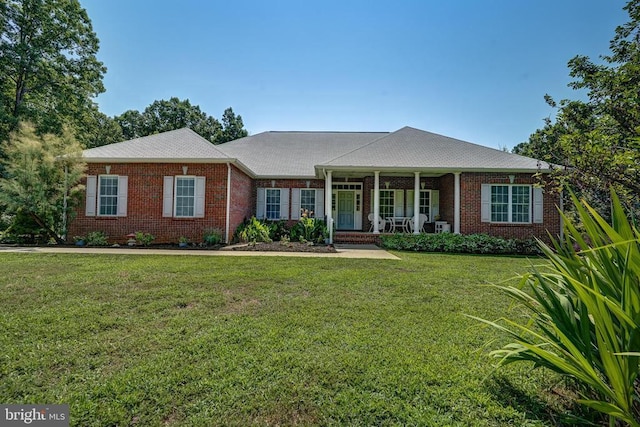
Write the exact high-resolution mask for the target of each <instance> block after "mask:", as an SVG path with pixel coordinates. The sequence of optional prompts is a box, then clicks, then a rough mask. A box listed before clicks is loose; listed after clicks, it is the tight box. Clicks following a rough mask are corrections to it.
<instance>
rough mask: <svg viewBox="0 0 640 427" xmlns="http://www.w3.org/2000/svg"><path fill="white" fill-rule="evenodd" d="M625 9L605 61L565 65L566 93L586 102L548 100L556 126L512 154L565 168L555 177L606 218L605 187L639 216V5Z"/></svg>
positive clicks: (541, 131)
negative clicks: (576, 93)
mask: <svg viewBox="0 0 640 427" xmlns="http://www.w3.org/2000/svg"><path fill="white" fill-rule="evenodd" d="M624 9H625V10H626V11H627V12H628V13H629V17H630V20H629V22H627V23H626V24H624V25H621V26H619V27H618V28H616V30H615V36H614V38H613V39H612V40H611V43H610V49H611V52H610V54H609V55H607V56H602V57H601V61H597V62H595V61H592V60H591V59H589V58H588V57H586V56H581V55H579V56H576V57H574V58H573V59H571V60H570V61H569V74H570V76H571V77H573V78H574V81H573V82H572V83H571V84H570V87H572V88H574V89H576V90H581V91H584V92H586V100H584V101H583V100H562V101H560V102H559V103H556V102H555V101H554V100H553V99H552V98H551V97H550V96H548V95H547V96H546V97H545V98H546V100H547V103H548V104H549V105H551V106H552V107H554V108H557V114H556V117H555V120H551V119H547V120H546V121H545V125H544V127H543V128H541V129H538V130H537V131H536V132H535V133H533V134H532V135H531V137H530V138H529V141H527V142H525V143H522V144H520V145H518V146H516V147H515V149H514V151H515V152H517V153H520V154H524V155H529V156H533V157H537V158H541V159H544V160H548V161H551V162H554V163H556V164H558V165H562V166H565V167H566V168H565V170H563V173H562V174H559V175H558V176H559V177H561V178H562V180H565V181H568V183H569V184H570V185H571V186H572V187H573V188H574V190H576V191H577V192H578V193H579V194H581V195H582V196H584V197H586V198H587V199H588V200H589V201H590V202H591V204H592V205H594V206H596V207H597V208H598V210H599V212H600V213H601V214H605V215H608V211H609V204H610V200H609V196H608V195H609V187H613V188H614V189H615V190H616V191H617V193H618V194H619V195H620V197H621V198H622V199H623V200H624V201H625V204H626V205H627V207H628V208H629V209H631V210H632V211H635V212H636V213H639V212H640V143H639V141H640V1H639V0H632V1H630V2H628V3H627V5H626V6H625V7H624Z"/></svg>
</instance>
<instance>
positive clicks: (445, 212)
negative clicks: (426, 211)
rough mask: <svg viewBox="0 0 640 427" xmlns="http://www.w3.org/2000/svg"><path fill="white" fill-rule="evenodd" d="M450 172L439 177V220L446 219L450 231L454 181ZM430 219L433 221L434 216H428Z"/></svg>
mask: <svg viewBox="0 0 640 427" xmlns="http://www.w3.org/2000/svg"><path fill="white" fill-rule="evenodd" d="M454 179H455V178H454V176H453V174H452V173H449V174H447V175H444V176H442V177H440V188H439V190H440V193H439V196H440V221H447V222H448V223H449V224H452V225H451V231H453V212H454V210H453V208H454V200H453V199H454V195H455V193H454V191H455V181H454ZM429 220H430V221H432V222H433V221H435V218H429Z"/></svg>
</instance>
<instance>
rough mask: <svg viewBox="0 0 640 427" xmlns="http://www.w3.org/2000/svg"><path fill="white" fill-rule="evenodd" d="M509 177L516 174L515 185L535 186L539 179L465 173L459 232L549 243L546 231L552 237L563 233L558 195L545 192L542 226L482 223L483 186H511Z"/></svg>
mask: <svg viewBox="0 0 640 427" xmlns="http://www.w3.org/2000/svg"><path fill="white" fill-rule="evenodd" d="M509 175H514V178H515V179H514V182H513V183H514V184H536V183H537V180H536V178H535V177H534V176H532V175H531V174H509V173H504V172H501V173H463V174H461V176H460V233H462V234H473V233H486V234H490V235H493V236H501V237H506V238H517V239H528V238H531V237H538V238H541V239H544V240H548V238H547V237H548V236H547V232H549V233H551V235H554V236H555V235H558V234H559V233H560V213H559V212H558V208H557V206H559V203H560V198H559V195H558V194H557V193H555V192H551V191H545V192H544V202H543V220H542V223H539V224H537V223H531V224H496V223H490V222H482V221H481V220H480V210H481V187H482V184H509V183H510V181H509Z"/></svg>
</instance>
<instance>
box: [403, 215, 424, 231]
mask: <svg viewBox="0 0 640 427" xmlns="http://www.w3.org/2000/svg"><path fill="white" fill-rule="evenodd" d="M415 218H416V217H415V216H414V217H412V218H411V219H410V220H409V221H407V232H408V233H413V225H414V224H415ZM428 220H429V218H428V217H427V215H425V214H422V213H421V214H420V215H419V216H418V231H420V232H422V231H424V225H425V224H426V223H427V222H428Z"/></svg>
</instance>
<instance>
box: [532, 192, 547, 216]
mask: <svg viewBox="0 0 640 427" xmlns="http://www.w3.org/2000/svg"><path fill="white" fill-rule="evenodd" d="M531 199H532V205H533V208H532V216H533V218H532V219H533V222H534V223H535V224H542V222H543V218H544V207H543V200H544V194H543V191H542V188H540V187H533V195H532V197H531Z"/></svg>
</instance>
